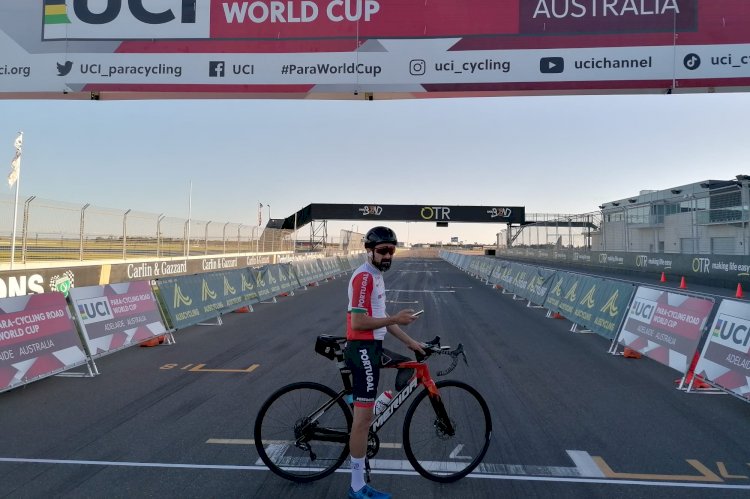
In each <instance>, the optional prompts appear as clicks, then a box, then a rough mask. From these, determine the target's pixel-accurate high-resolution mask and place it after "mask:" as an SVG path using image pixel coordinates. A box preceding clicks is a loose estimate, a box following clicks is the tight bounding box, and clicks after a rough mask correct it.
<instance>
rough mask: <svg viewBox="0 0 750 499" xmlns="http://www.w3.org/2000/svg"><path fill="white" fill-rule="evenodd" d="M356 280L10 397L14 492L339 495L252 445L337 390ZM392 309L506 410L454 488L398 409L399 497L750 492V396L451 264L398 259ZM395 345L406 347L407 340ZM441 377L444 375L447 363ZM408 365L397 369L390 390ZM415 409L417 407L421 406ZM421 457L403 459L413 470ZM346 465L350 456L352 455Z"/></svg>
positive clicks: (5, 404)
mask: <svg viewBox="0 0 750 499" xmlns="http://www.w3.org/2000/svg"><path fill="white" fill-rule="evenodd" d="M347 282H348V276H341V277H339V278H338V279H335V280H330V281H327V282H323V283H321V284H320V285H319V286H316V287H311V288H308V289H307V290H300V291H297V292H295V294H294V296H288V297H283V298H279V299H278V302H277V303H268V304H258V305H256V306H255V312H253V313H246V314H228V315H226V316H224V318H223V325H221V326H217V325H205V326H193V327H191V328H188V329H184V330H180V331H177V332H176V333H175V337H176V340H177V343H176V344H175V345H172V346H167V345H162V346H159V347H153V348H139V347H133V348H129V349H127V350H124V351H120V352H117V353H115V354H112V355H109V356H107V357H103V358H100V359H98V360H97V366H98V368H99V370H100V372H101V374H100V375H99V376H96V377H93V378H70V377H59V376H56V377H51V378H48V379H44V380H41V381H38V382H35V383H31V384H29V385H27V386H25V387H21V388H17V389H15V390H12V391H9V392H6V393H2V394H0V431H1V432H2V440H1V442H2V444H0V497H13V498H27V497H29V498H31V497H33V498H37V497H39V498H42V497H44V498H47V497H85V498H97V497H102V498H104V497H106V498H120V497H122V498H126V497H127V498H135V497H159V498H172V497H174V498H204V497H206V498H208V497H210V498H234V497H237V498H239V497H245V498H282V497H283V498H285V499H296V498H304V499H308V498H343V497H346V490H347V488H348V485H349V475H348V470H347V469H342V470H340V472H338V473H334V474H333V475H331V476H329V477H327V478H324V479H322V480H320V481H318V482H314V483H311V484H295V483H292V482H288V481H286V480H284V479H282V478H279V477H277V476H276V475H274V474H273V473H271V472H269V471H268V470H267V469H266V468H265V467H264V466H263V465H262V463H260V462H259V460H258V455H257V453H256V451H255V447H254V446H253V441H252V438H253V435H252V430H253V423H254V421H255V415H256V413H257V411H258V408H259V407H260V405H261V404H262V402H263V401H264V400H265V399H266V398H267V397H268V396H269V395H270V394H271V393H272V392H273V391H275V390H276V389H277V388H279V387H281V386H283V385H285V384H287V383H290V382H294V381H304V380H309V381H317V382H321V383H324V384H327V385H329V386H331V387H333V388H335V389H337V390H338V389H339V387H340V379H339V378H338V371H337V370H336V367H335V365H334V363H333V362H331V361H329V360H327V359H325V358H324V357H322V356H320V355H317V354H316V353H315V352H314V350H313V346H314V342H315V338H316V336H317V335H318V334H323V333H328V334H334V335H343V334H344V322H345V308H346V288H347ZM386 285H387V288H388V300H389V303H388V309H389V311H392V312H393V311H397V310H399V309H401V308H407V307H408V308H413V309H415V310H419V309H424V310H425V313H424V315H423V316H422V317H421V318H420V319H419V320H417V321H416V322H415V323H414V324H412V325H411V326H409V327H408V332H409V334H410V335H412V336H413V337H415V338H417V339H420V340H428V339H431V338H432V337H434V336H435V335H439V336H440V337H441V338H442V343H443V344H444V345H455V344H457V343H458V342H462V343H463V344H464V346H465V349H466V352H467V355H468V360H469V365H468V366H466V365H463V363H461V364H459V366H458V367H457V368H456V370H455V371H453V373H451V374H450V375H448V376H447V378H449V379H458V380H462V381H465V382H467V383H469V384H470V385H473V386H474V387H475V388H477V389H478V390H479V391H480V392H481V393H482V394H483V395H484V397H485V399H486V400H487V402H488V403H489V406H490V411H491V413H492V423H493V435H492V443H491V445H490V448H489V451H488V453H487V455H486V457H485V459H484V463H483V465H482V466H481V468H479V469H477V471H476V472H475V473H473V474H472V475H470V476H468V477H466V478H464V479H463V480H461V481H459V482H456V483H453V484H446V485H442V484H438V483H434V482H431V481H429V480H427V479H425V478H423V477H421V476H419V475H418V474H416V473H415V472H413V471H411V470H410V469H408V462H407V461H406V456H405V454H404V451H403V449H402V448H401V446H400V444H401V424H402V421H403V417H404V414H405V412H406V411H399V412H398V413H397V414H396V416H394V418H392V419H391V420H390V421H388V423H387V425H386V426H385V427H384V428H383V430H382V431H381V432H380V433H379V436H380V440H381V442H382V443H388V444H390V445H388V446H385V448H381V450H380V453H379V454H378V456H377V459H378V460H380V461H381V462H382V463H383V467H382V468H379V469H375V470H374V472H373V485H374V486H376V487H377V488H380V489H383V490H386V491H389V492H391V493H392V494H393V495H394V497H395V498H410V497H419V498H499V497H508V498H515V497H518V498H537V497H538V498H552V497H554V498H556V499H562V498H576V499H580V498H588V497H592V498H593V497H606V498H608V499H611V498H617V497H623V498H624V497H628V498H640V497H644V498H645V497H648V498H654V497H658V498H707V497H737V498H740V497H742V498H746V497H750V431H748V429H749V428H750V404H747V403H744V402H742V401H740V400H738V399H737V398H735V397H732V396H730V395H725V394H706V393H703V394H700V393H696V394H688V393H684V392H681V391H678V390H676V389H675V384H674V380H675V379H677V378H678V377H679V373H677V372H676V371H674V370H672V369H670V368H668V367H666V366H662V365H660V364H658V363H656V362H654V361H651V360H649V359H647V358H645V357H644V358H642V359H627V358H623V357H621V356H612V355H609V354H608V353H607V349H608V347H609V341H608V340H606V339H604V338H602V337H600V336H598V335H596V334H576V333H572V332H570V331H569V328H570V325H571V324H570V323H569V322H568V321H566V320H555V319H548V318H546V317H545V315H546V314H545V310H544V309H536V308H529V307H527V306H526V305H527V304H526V301H522V300H513V299H512V297H511V296H510V295H503V294H502V293H501V292H500V291H499V290H496V289H493V288H492V287H490V286H487V285H484V284H482V283H481V282H480V281H478V280H476V279H474V278H472V277H470V276H469V275H467V274H465V273H463V272H462V271H460V270H458V269H456V268H455V267H453V266H451V265H450V264H448V263H447V262H444V261H442V260H437V259H404V258H401V259H399V258H398V255H397V257H396V261H395V263H394V265H393V268H392V269H391V270H390V271H389V272H388V273H387V274H386ZM386 346H387V347H389V348H392V349H394V350H397V351H401V352H402V353H406V350H405V347H403V346H402V345H400V344H399V343H398V342H397V341H396V340H394V339H387V340H386ZM435 360H436V362H435V366H434V368H433V369H432V371H433V374H434V373H435V372H436V371H437V370H439V367H440V366H439V359H435ZM394 377H395V373H394V372H392V371H384V373H383V377H382V378H381V389H382V388H383V387H386V386H391V385H392V384H393V379H394ZM409 402H410V401H408V402H407V403H409ZM404 463H407V467H406V468H405V467H404V466H403V465H404ZM345 466H346V465H345Z"/></svg>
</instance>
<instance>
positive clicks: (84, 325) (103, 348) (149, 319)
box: [69, 281, 174, 361]
mask: <svg viewBox="0 0 750 499" xmlns="http://www.w3.org/2000/svg"><path fill="white" fill-rule="evenodd" d="M69 299H70V302H71V305H72V306H73V310H74V311H75V315H76V318H77V320H78V324H79V326H80V330H81V336H82V337H83V340H84V344H85V346H86V349H87V350H88V354H89V356H90V358H91V360H92V361H93V360H94V359H96V358H98V357H102V356H104V355H108V354H110V353H113V352H116V351H118V350H122V349H123V348H127V347H129V346H132V345H137V344H139V343H142V342H144V341H146V340H151V339H154V338H158V337H159V336H161V335H163V334H165V333H167V330H166V328H165V327H164V324H163V323H162V316H161V312H160V311H159V306H158V304H157V302H156V298H155V297H154V293H153V292H152V290H151V284H150V283H149V282H148V281H132V282H124V283H119V284H109V285H106V286H87V287H83V288H71V289H70V294H69ZM166 336H167V342H168V343H169V344H173V343H174V337H173V336H172V334H171V332H169V333H167V334H166Z"/></svg>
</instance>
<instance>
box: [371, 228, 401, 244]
mask: <svg viewBox="0 0 750 499" xmlns="http://www.w3.org/2000/svg"><path fill="white" fill-rule="evenodd" d="M397 243H398V239H397V238H396V233H395V232H393V230H391V229H389V228H388V227H382V226H380V227H373V228H372V229H370V230H368V231H367V234H366V235H365V248H374V247H375V246H377V245H378V244H392V245H394V246H396V244H397Z"/></svg>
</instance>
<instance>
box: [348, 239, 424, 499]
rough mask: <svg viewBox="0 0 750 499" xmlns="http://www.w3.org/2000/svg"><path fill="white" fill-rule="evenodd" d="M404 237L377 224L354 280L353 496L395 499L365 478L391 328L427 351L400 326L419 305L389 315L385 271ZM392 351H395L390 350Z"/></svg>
mask: <svg viewBox="0 0 750 499" xmlns="http://www.w3.org/2000/svg"><path fill="white" fill-rule="evenodd" d="M397 243H398V240H397V238H396V234H395V232H393V230H391V229H390V228H388V227H374V228H372V229H370V230H369V231H368V232H367V234H366V235H365V249H366V250H367V261H366V262H365V263H364V264H362V265H361V266H360V267H359V268H357V269H356V270H355V271H354V273H353V274H352V278H351V280H350V281H349V306H348V310H347V319H346V326H347V327H346V338H347V346H346V351H345V357H346V363H347V365H348V366H349V368H350V369H351V371H352V379H353V386H354V390H353V391H354V421H353V423H352V431H351V435H350V437H349V450H350V452H351V468H352V476H351V488H350V489H349V498H350V499H364V498H369V499H390V497H391V495H390V494H387V493H384V492H380V491H377V490H375V489H373V488H372V487H370V486H369V485H367V484H366V483H365V478H364V474H365V469H364V468H365V454H366V452H367V435H368V431H369V428H370V424H371V423H372V416H373V407H374V404H375V398H376V396H377V389H378V379H379V373H380V367H381V365H383V364H382V353H383V338H384V337H385V335H386V332H388V333H391V334H392V335H393V336H395V337H396V338H398V339H399V340H401V341H402V342H403V343H404V344H406V346H407V347H409V348H410V349H411V350H413V351H415V352H419V353H422V354H424V350H422V347H421V345H420V343H419V342H417V341H415V340H413V339H412V338H411V337H410V336H409V335H408V334H406V333H405V332H404V331H403V330H402V329H401V328H400V327H399V326H405V325H407V324H411V323H412V322H414V320H416V318H415V317H414V316H412V314H413V313H414V310H411V309H404V310H401V311H400V312H398V313H397V314H396V315H391V316H389V315H388V314H387V313H386V311H385V285H384V283H383V272H385V271H387V270H388V269H389V268H390V267H391V261H392V259H393V254H394V253H395V252H396V244H397ZM389 353H390V352H389Z"/></svg>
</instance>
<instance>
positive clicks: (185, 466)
mask: <svg viewBox="0 0 750 499" xmlns="http://www.w3.org/2000/svg"><path fill="white" fill-rule="evenodd" d="M0 463H14V464H62V465H78V466H121V467H130V468H170V469H189V470H199V469H210V470H226V471H266V472H268V468H266V467H265V466H241V465H229V464H177V463H138V462H128V461H84V460H73V459H26V458H16V457H0ZM484 466H489V465H484ZM336 472H337V473H349V470H348V469H346V468H339V469H338V470H336ZM371 473H374V474H378V475H388V474H390V475H410V476H418V475H419V474H418V473H417V472H416V471H407V470H403V471H401V470H392V471H389V470H377V469H375V470H372V471H371ZM467 477H468V478H479V479H485V480H518V481H531V482H567V483H591V484H602V485H644V486H649V487H683V488H692V489H727V490H750V485H726V484H717V483H684V482H656V481H648V480H618V479H607V478H584V477H576V478H571V477H551V476H524V475H508V474H502V475H501V474H485V473H477V472H474V473H470V474H469V475H467Z"/></svg>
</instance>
